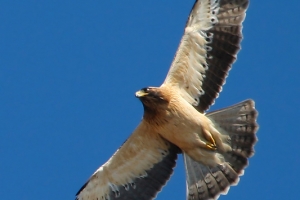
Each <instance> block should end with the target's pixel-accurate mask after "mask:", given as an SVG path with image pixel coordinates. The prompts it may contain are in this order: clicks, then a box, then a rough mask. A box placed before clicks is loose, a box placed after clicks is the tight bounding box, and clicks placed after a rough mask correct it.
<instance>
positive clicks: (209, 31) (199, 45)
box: [163, 0, 249, 113]
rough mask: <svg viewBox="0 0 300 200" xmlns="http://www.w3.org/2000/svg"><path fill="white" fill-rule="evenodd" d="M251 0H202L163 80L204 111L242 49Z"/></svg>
mask: <svg viewBox="0 0 300 200" xmlns="http://www.w3.org/2000/svg"><path fill="white" fill-rule="evenodd" d="M248 4H249V1H248V0H202V1H200V0H198V1H196V2H195V4H194V7H193V9H192V11H191V13H190V16H189V19H188V22H187V24H186V28H185V32H184V35H183V37H182V39H181V42H180V45H179V48H178V50H177V52H176V55H175V58H174V61H173V63H172V65H171V68H170V70H169V73H168V75H167V77H166V80H165V82H164V83H163V84H166V85H169V86H171V87H176V89H177V90H178V91H179V93H180V94H181V95H182V96H183V98H185V99H186V100H187V101H188V102H189V103H190V104H192V105H193V106H194V107H195V108H196V109H197V110H198V111H200V112H201V113H203V112H205V111H206V110H207V109H208V108H209V106H211V105H212V104H213V103H214V101H215V99H216V98H217V97H218V96H219V93H220V92H221V91H222V86H223V85H224V83H225V79H226V77H227V75H228V71H229V70H230V69H231V65H232V63H234V61H235V60H236V55H237V53H238V52H239V50H240V42H241V40H242V32H241V31H242V22H243V21H244V19H245V15H246V14H245V12H246V10H247V7H248Z"/></svg>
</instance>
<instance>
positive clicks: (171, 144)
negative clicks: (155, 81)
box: [76, 0, 258, 200]
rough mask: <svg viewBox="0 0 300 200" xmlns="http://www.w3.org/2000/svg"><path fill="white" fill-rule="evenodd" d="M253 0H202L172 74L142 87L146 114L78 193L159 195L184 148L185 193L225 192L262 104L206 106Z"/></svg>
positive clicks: (95, 199) (122, 197)
mask: <svg viewBox="0 0 300 200" xmlns="http://www.w3.org/2000/svg"><path fill="white" fill-rule="evenodd" d="M248 4H249V2H248V0H197V1H196V2H195V4H194V6H193V8H192V10H191V12H190V15H189V17H188V20H187V23H186V27H185V29H184V35H183V37H182V39H181V42H180V44H179V47H178V50H177V52H176V55H175V58H174V60H173V62H172V64H171V67H170V70H169V72H168V74H167V77H166V79H165V80H164V82H163V83H162V85H161V86H160V87H147V88H143V89H141V90H139V91H138V92H136V97H137V98H139V99H140V101H141V102H142V104H143V107H144V115H143V119H142V121H141V122H140V124H139V125H138V126H137V128H136V129H135V130H134V131H133V133H132V134H131V136H130V137H129V138H128V139H127V140H126V142H125V143H124V144H123V145H122V146H121V147H120V148H119V149H118V150H117V151H116V152H115V153H114V155H113V156H112V157H111V158H110V159H109V160H108V161H107V162H106V163H104V164H103V165H102V166H101V167H100V168H99V169H97V170H96V172H95V173H94V174H93V175H92V176H91V177H90V178H89V180H88V181H87V182H86V184H84V185H83V186H82V187H81V189H80V190H79V191H78V193H77V194H76V200H147V199H154V198H155V197H156V195H157V193H158V192H159V191H160V190H161V188H162V187H163V186H164V185H165V184H166V182H167V181H168V180H169V178H170V176H171V175H172V173H173V168H174V167H175V165H176V160H177V156H178V154H183V158H184V164H185V170H186V179H187V180H186V184H187V197H186V198H187V199H190V200H192V199H194V200H199V199H201V200H202V199H203V200H204V199H217V198H218V197H219V196H220V194H226V193H227V191H228V189H229V187H230V186H231V185H235V184H237V183H238V181H239V176H241V175H242V174H243V172H244V169H245V167H246V166H247V165H248V158H249V157H250V156H252V155H253V153H254V149H253V147H254V144H255V143H256V141H257V138H256V132H257V129H258V125H257V123H256V118H257V111H256V110H255V107H254V101H252V100H245V101H243V102H241V103H238V104H236V105H233V106H230V107H227V108H225V109H221V110H217V111H214V112H208V113H206V111H207V110H208V108H209V107H210V106H211V105H212V104H213V103H214V101H215V99H216V98H217V97H218V95H219V93H220V92H221V90H222V86H223V84H224V83H225V79H226V77H227V75H228V71H229V70H230V68H231V65H232V64H233V63H234V61H235V60H236V56H237V53H238V51H239V50H240V42H241V40H242V32H241V31H242V22H243V21H244V19H245V12H246V10H247V8H248Z"/></svg>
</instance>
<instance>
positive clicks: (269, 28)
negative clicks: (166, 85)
mask: <svg viewBox="0 0 300 200" xmlns="http://www.w3.org/2000/svg"><path fill="white" fill-rule="evenodd" d="M193 3H194V1H193V0H188V1H185V0H172V1H133V0H127V1H99V0H98V1H89V0H87V1H78V0H75V1H74V0H73V1H70V0H65V1H58V0H52V1H50V0H44V1H34V0H27V1H17V0H11V1H2V2H1V3H0V19H1V20H0V180H1V184H0V185H1V186H0V196H1V199H4V200H15V199H24V200H27V199H30V200H35V199H38V200H40V199H43V200H48V199H49V200H50V199H51V200H53V199H59V200H65V199H74V196H75V193H76V192H77V190H78V189H79V188H80V187H81V186H82V184H84V182H85V181H86V180H87V179H88V178H89V176H90V175H91V174H92V173H93V172H94V171H95V170H96V169H97V168H98V167H99V166H100V165H101V164H103V163H104V162H105V161H106V160H107V159H108V158H109V157H110V156H111V155H112V154H113V153H114V152H115V150H116V149H117V148H118V147H119V146H120V145H121V144H122V143H123V142H124V140H125V139H126V138H127V137H128V136H129V135H130V133H131V132H132V131H133V130H134V128H135V127H136V126H137V125H138V123H139V122H140V120H141V117H142V113H143V109H142V105H141V103H140V102H139V101H138V99H136V98H135V97H134V92H135V91H136V90H138V89H140V88H142V87H144V86H149V85H152V86H159V85H160V84H161V83H162V81H163V80H164V78H165V76H166V73H167V71H168V69H169V66H170V63H171V61H172V59H173V56H174V53H175V51H176V49H177V46H178V43H179V40H180V38H181V36H182V33H183V28H184V25H185V21H186V19H187V16H188V14H189V11H190V9H191V7H192V5H193ZM299 7H300V3H299V1H296V0H291V1H289V2H282V1H278V0H275V1H251V3H250V7H249V9H248V12H247V17H246V20H245V22H244V29H243V33H244V40H243V42H242V51H241V52H240V53H239V55H238V60H237V62H236V63H235V64H234V66H233V69H232V70H231V71H230V74H229V76H228V78H227V83H226V85H225V86H224V88H223V92H222V93H221V95H220V97H219V98H218V99H217V101H216V104H215V105H214V106H213V107H212V109H217V108H221V107H225V106H229V105H231V104H234V103H237V102H239V101H242V100H244V99H247V98H253V99H254V100H255V101H256V107H257V109H258V110H259V119H258V122H259V124H260V129H259V132H258V138H259V142H258V143H257V145H256V147H255V149H256V154H255V156H254V157H253V158H251V159H250V166H249V167H248V168H247V170H246V172H245V175H244V176H243V177H242V178H241V181H240V183H239V185H238V186H236V187H232V188H231V189H230V191H229V193H228V195H227V196H222V197H221V199H244V200H247V199H249V200H250V199H251V200H252V199H285V198H288V199H297V198H299V196H300V195H299V189H298V185H299V179H300V173H299V164H300V157H299V153H300V151H299V141H300V133H299V129H298V125H299V119H300V114H299V111H298V110H299V108H300V105H299V94H300V86H299V85H300V79H299V74H300V68H299V63H300V62H299V61H300V56H299V52H300V49H299V41H298V40H299V39H300V37H299V32H300V26H299V24H300V12H299ZM185 191H186V188H185V174H184V169H183V162H182V158H181V157H180V158H179V162H178V166H177V168H176V170H175V174H174V175H173V176H172V178H171V180H170V181H169V183H168V184H167V186H166V187H164V188H163V191H162V192H161V193H159V195H158V198H157V199H159V200H164V199H175V200H177V199H178V200H181V199H185Z"/></svg>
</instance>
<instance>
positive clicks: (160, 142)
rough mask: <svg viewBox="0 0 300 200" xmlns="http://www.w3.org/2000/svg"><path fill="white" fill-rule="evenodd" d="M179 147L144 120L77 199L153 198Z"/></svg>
mask: <svg viewBox="0 0 300 200" xmlns="http://www.w3.org/2000/svg"><path fill="white" fill-rule="evenodd" d="M178 152H179V149H178V148H177V147H176V146H175V145H173V144H171V143H169V142H168V141H166V140H165V139H163V138H162V137H160V136H159V134H157V133H155V132H153V131H152V130H151V128H150V127H149V126H147V125H145V124H144V123H143V122H141V124H140V125H139V126H138V127H137V129H136V130H135V131H134V132H133V134H132V135H131V136H130V138H128V140H127V141H126V142H125V143H124V144H123V145H122V146H121V147H120V149H119V150H117V152H116V153H115V154H114V155H113V156H112V157H111V158H110V159H109V160H108V161H107V162H106V163H105V164H104V165H102V166H101V167H100V168H99V169H98V170H97V171H96V172H95V173H94V174H93V175H92V176H91V177H90V179H89V180H88V181H87V183H86V184H85V185H83V186H82V188H81V189H80V190H79V191H78V193H77V194H76V200H113V199H118V200H131V199H140V200H143V199H144V200H146V199H152V198H154V197H155V196H156V194H157V193H158V192H159V191H160V190H161V188H162V186H164V185H165V183H166V181H167V180H168V179H169V178H170V176H171V174H172V172H173V168H174V167H175V165H176V159H177V153H178Z"/></svg>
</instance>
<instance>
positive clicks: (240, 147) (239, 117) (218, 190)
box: [184, 100, 258, 200]
mask: <svg viewBox="0 0 300 200" xmlns="http://www.w3.org/2000/svg"><path fill="white" fill-rule="evenodd" d="M257 115H258V113H257V111H256V110H255V107H254V101H252V100H246V101H243V102H241V103H238V104H236V105H233V106H230V107H228V108H225V109H221V110H217V111H214V112H210V113H207V114H206V116H207V117H208V118H209V119H210V120H211V121H212V122H213V123H214V124H215V128H216V129H217V130H218V131H219V132H220V134H222V135H223V136H224V137H222V138H223V139H222V140H223V142H224V143H227V144H228V145H229V146H230V147H231V150H230V151H227V152H221V151H218V152H217V154H219V156H220V157H221V158H222V160H224V162H223V163H222V164H219V165H217V166H214V167H209V166H206V165H203V164H202V163H199V162H196V161H194V160H193V159H192V158H190V157H189V156H188V155H187V154H184V162H185V168H186V176H187V187H188V188H187V189H188V197H187V199H189V200H192V199H193V200H196V199H198V200H200V199H201V200H204V199H217V198H218V197H219V195H220V194H226V193H227V191H228V190H229V186H230V185H236V184H237V183H238V182H239V176H241V175H243V173H244V169H245V167H246V166H247V165H248V158H249V157H251V156H252V155H253V154H254V148H253V147H254V145H255V143H256V141H257V138H256V132H257V130H258V124H257V123H256V118H257ZM225 138H226V139H225Z"/></svg>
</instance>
